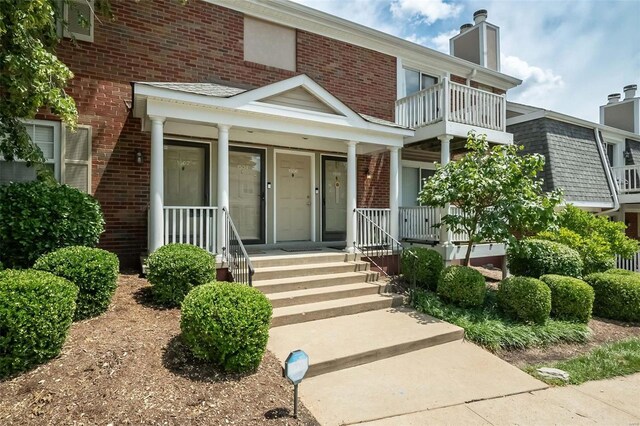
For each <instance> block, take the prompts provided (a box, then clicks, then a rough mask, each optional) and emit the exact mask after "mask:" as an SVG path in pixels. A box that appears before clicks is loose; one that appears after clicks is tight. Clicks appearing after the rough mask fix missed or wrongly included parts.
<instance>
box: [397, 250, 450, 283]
mask: <svg viewBox="0 0 640 426" xmlns="http://www.w3.org/2000/svg"><path fill="white" fill-rule="evenodd" d="M412 255H415V257H417V259H416V258H415V257H414V256H412ZM401 268H402V274H403V275H404V278H405V280H407V282H408V283H409V284H413V282H414V281H415V283H416V287H420V288H424V289H427V290H432V291H435V290H436V288H437V287H438V279H439V278H440V274H441V273H442V269H443V268H444V260H443V259H442V255H441V254H440V253H438V252H437V251H435V250H432V249H427V248H422V247H413V248H410V249H407V250H403V252H402V257H401Z"/></svg>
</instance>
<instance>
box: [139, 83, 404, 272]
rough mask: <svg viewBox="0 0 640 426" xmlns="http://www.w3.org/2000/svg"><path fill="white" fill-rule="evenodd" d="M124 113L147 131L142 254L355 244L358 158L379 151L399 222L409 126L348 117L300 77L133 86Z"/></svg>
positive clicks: (350, 113)
mask: <svg viewBox="0 0 640 426" xmlns="http://www.w3.org/2000/svg"><path fill="white" fill-rule="evenodd" d="M134 115H135V116H136V117H139V118H141V121H142V128H143V131H147V132H150V134H151V159H150V163H151V165H150V169H151V170H150V204H149V212H148V251H149V252H152V251H154V250H156V249H157V248H159V247H160V246H162V245H164V244H168V243H173V242H182V243H190V244H194V245H197V246H199V247H202V248H204V249H206V250H208V251H209V252H211V253H216V254H217V255H218V256H219V258H220V260H224V259H223V258H224V257H225V256H226V255H227V254H228V251H229V249H230V248H231V247H233V246H234V245H238V244H239V245H241V246H245V245H246V246H249V245H254V246H256V247H260V248H270V247H278V246H281V247H287V246H304V245H322V246H340V245H342V246H345V247H346V249H347V250H348V251H353V250H354V244H355V241H356V240H357V236H356V232H357V223H356V220H357V219H356V213H355V212H356V207H357V156H358V155H368V154H372V153H379V152H383V151H389V158H390V169H391V170H390V180H389V185H390V189H389V194H390V195H389V206H390V212H394V213H390V215H391V216H392V217H393V221H392V223H395V224H398V223H399V219H398V214H399V209H398V207H399V199H400V194H399V190H400V181H399V168H400V164H401V163H400V155H399V151H400V149H401V148H402V146H403V141H404V138H405V137H407V136H411V135H412V134H413V131H412V130H410V129H407V128H404V127H401V126H398V125H396V124H395V123H391V122H387V121H384V120H380V119H377V118H373V117H368V116H365V115H361V114H358V113H356V112H354V111H353V110H351V109H350V108H349V107H347V106H346V105H344V104H343V103H342V102H341V101H340V100H338V99H337V98H335V97H334V96H333V95H331V94H330V93H329V92H328V91H326V90H325V89H324V88H322V87H321V86H320V85H318V84H317V83H315V82H314V81H313V80H312V79H310V78H309V77H308V76H306V75H299V76H296V77H293V78H290V79H287V80H283V81H280V82H277V83H274V84H270V85H267V86H263V87H260V88H257V89H251V90H250V89H243V88H237V87H231V86H226V85H220V84H214V83H198V84H189V83H146V82H141V83H135V84H134ZM389 231H390V232H391V235H394V236H395V238H397V237H398V226H397V225H396V226H392V227H391V228H390V229H389Z"/></svg>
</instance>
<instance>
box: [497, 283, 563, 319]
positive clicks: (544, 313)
mask: <svg viewBox="0 0 640 426" xmlns="http://www.w3.org/2000/svg"><path fill="white" fill-rule="evenodd" d="M497 297H498V305H499V306H500V308H501V309H502V311H503V312H504V313H505V314H507V315H509V316H511V317H512V318H516V319H519V320H521V321H524V322H533V323H536V324H544V323H545V322H546V321H547V319H548V318H549V314H550V312H551V290H550V289H549V287H547V285H546V284H545V283H543V282H542V281H540V280H538V279H536V278H531V277H509V278H506V279H504V280H503V281H501V282H500V284H499V286H498V296H497Z"/></svg>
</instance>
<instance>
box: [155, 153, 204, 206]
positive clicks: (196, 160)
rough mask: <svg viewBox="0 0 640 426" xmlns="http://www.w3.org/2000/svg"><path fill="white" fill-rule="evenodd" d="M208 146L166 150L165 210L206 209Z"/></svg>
mask: <svg viewBox="0 0 640 426" xmlns="http://www.w3.org/2000/svg"><path fill="white" fill-rule="evenodd" d="M206 153H207V149H206V147H204V146H191V145H189V146H186V145H170V144H165V146H164V204H165V206H206V205H207V203H206V201H207V200H206V198H207V197H206V192H205V191H206V171H205V170H206V168H205V166H206Z"/></svg>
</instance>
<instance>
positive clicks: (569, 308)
mask: <svg viewBox="0 0 640 426" xmlns="http://www.w3.org/2000/svg"><path fill="white" fill-rule="evenodd" d="M540 281H542V282H544V283H545V284H546V285H547V286H549V289H551V316H553V317H555V318H558V319H562V320H567V321H574V322H583V323H585V324H586V323H588V322H589V319H591V311H592V310H593V300H594V292H593V288H592V287H591V286H590V285H589V284H587V283H586V282H584V281H582V280H579V279H577V278H573V277H563V276H561V275H543V276H541V277H540Z"/></svg>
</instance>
